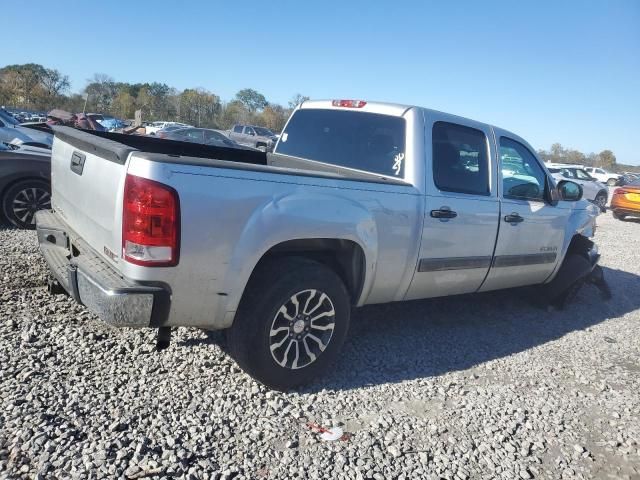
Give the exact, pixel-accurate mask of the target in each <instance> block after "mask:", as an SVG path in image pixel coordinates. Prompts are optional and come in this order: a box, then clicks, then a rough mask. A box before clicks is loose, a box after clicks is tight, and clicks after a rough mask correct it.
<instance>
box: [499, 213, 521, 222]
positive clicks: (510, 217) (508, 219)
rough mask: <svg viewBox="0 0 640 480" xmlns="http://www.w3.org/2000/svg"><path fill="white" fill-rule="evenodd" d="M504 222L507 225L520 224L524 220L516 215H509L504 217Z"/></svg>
mask: <svg viewBox="0 0 640 480" xmlns="http://www.w3.org/2000/svg"><path fill="white" fill-rule="evenodd" d="M504 221H505V222H507V223H520V222H524V218H522V217H521V216H520V215H519V214H517V213H512V214H510V215H505V216H504Z"/></svg>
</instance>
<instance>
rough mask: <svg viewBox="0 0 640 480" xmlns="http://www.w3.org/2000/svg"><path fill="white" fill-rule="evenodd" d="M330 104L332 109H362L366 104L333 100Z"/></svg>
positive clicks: (359, 101) (362, 101)
mask: <svg viewBox="0 0 640 480" xmlns="http://www.w3.org/2000/svg"><path fill="white" fill-rule="evenodd" d="M331 104H332V105H333V106H334V107H346V108H362V107H364V106H365V105H366V104H367V102H365V101H364V100H334V101H333V102H331Z"/></svg>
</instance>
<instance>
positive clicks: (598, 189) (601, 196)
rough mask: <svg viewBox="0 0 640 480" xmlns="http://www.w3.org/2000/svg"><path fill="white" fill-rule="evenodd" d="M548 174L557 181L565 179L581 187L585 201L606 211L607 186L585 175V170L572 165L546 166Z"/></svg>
mask: <svg viewBox="0 0 640 480" xmlns="http://www.w3.org/2000/svg"><path fill="white" fill-rule="evenodd" d="M547 169H548V170H549V173H551V175H553V176H554V177H555V178H557V179H563V178H567V179H569V180H571V181H572V182H575V183H577V184H578V185H580V186H581V187H582V196H583V198H585V199H586V200H589V201H590V202H592V203H595V204H596V205H597V206H598V207H600V210H601V211H602V212H604V211H606V209H607V201H608V200H609V190H608V189H607V186H606V185H605V184H603V183H600V182H599V181H598V180H596V179H595V178H593V177H592V176H591V175H589V174H588V173H587V171H586V170H584V169H582V168H578V167H575V166H572V165H559V166H553V167H551V166H549V165H547Z"/></svg>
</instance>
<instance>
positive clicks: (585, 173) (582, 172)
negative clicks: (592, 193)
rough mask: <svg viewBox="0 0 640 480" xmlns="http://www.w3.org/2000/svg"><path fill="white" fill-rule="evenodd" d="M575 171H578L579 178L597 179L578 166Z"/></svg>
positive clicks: (577, 176)
mask: <svg viewBox="0 0 640 480" xmlns="http://www.w3.org/2000/svg"><path fill="white" fill-rule="evenodd" d="M575 172H576V178H577V179H578V180H595V179H594V178H593V177H592V176H591V175H589V174H588V173H587V172H585V171H584V170H580V169H579V168H576V169H575Z"/></svg>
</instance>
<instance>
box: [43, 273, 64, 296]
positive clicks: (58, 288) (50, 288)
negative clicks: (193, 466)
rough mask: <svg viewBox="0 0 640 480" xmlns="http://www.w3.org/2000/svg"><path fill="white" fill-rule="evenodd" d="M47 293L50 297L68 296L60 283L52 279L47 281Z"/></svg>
mask: <svg viewBox="0 0 640 480" xmlns="http://www.w3.org/2000/svg"><path fill="white" fill-rule="evenodd" d="M47 292H49V294H50V295H69V294H68V293H67V291H66V290H65V289H64V287H63V286H62V285H60V282H59V281H58V280H56V279H55V278H53V277H49V278H48V279H47Z"/></svg>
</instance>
